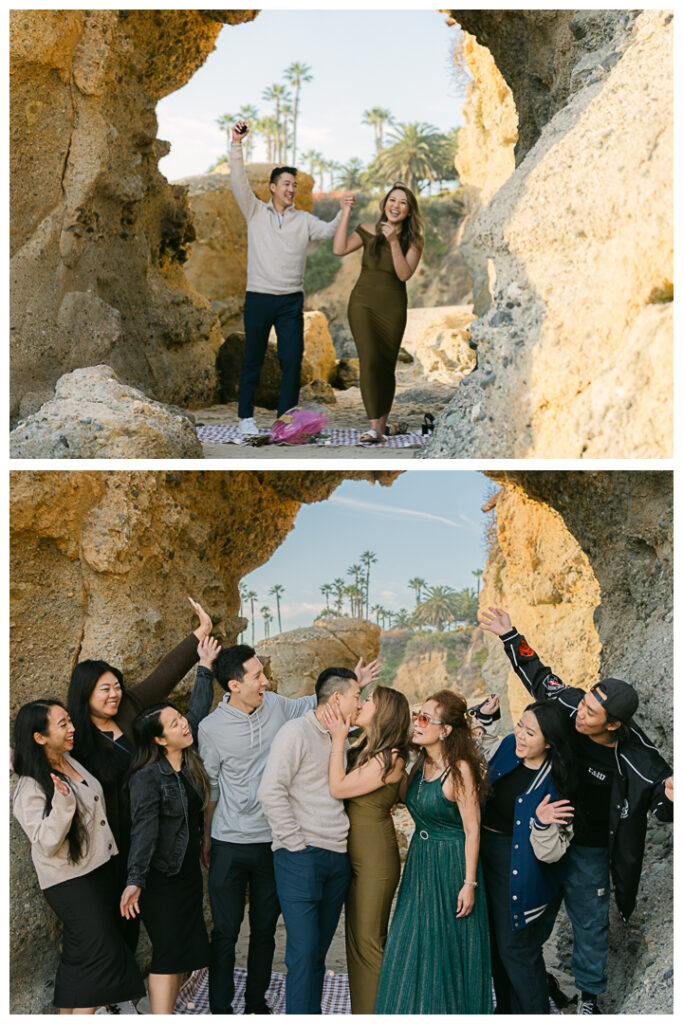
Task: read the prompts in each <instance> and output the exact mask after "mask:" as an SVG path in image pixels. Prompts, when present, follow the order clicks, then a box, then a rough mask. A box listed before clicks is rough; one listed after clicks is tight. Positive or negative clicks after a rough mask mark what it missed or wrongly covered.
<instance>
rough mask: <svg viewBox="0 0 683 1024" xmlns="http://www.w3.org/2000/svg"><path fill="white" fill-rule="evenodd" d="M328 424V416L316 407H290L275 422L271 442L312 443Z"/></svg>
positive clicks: (271, 432) (270, 436) (270, 437)
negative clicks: (315, 408)
mask: <svg viewBox="0 0 683 1024" xmlns="http://www.w3.org/2000/svg"><path fill="white" fill-rule="evenodd" d="M326 426H327V416H324V415H323V414H322V413H321V412H317V411H316V410H314V409H302V408H301V407H300V406H297V407H296V408H294V409H288V410H287V412H283V414H282V416H279V417H278V418H277V419H276V420H275V423H274V424H273V427H272V430H271V431H270V435H269V441H268V443H269V444H310V443H311V441H312V440H313V438H314V437H316V435H317V434H319V433H320V431H321V430H324V428H325V427H326Z"/></svg>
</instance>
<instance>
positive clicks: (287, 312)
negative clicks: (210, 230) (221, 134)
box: [230, 121, 341, 435]
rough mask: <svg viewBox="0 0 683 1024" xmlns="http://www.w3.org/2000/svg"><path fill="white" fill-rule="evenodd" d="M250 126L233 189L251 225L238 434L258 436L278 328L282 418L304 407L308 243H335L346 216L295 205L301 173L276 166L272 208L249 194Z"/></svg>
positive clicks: (238, 151)
mask: <svg viewBox="0 0 683 1024" xmlns="http://www.w3.org/2000/svg"><path fill="white" fill-rule="evenodd" d="M248 134H249V126H248V124H247V122H246V121H238V122H237V123H236V125H235V127H234V128H233V130H232V146H231V149H230V184H231V187H232V191H233V194H234V196H235V199H236V201H237V205H238V206H239V208H240V210H241V211H242V213H243V214H244V218H245V220H246V222H247V294H246V297H245V301H244V331H245V335H246V348H245V352H244V362H243V364H242V376H241V378H240V392H239V408H238V416H239V429H240V433H242V434H245V435H249V434H257V433H258V429H257V427H256V423H255V422H254V392H255V391H256V388H257V387H258V382H259V378H260V376H261V367H262V366H263V360H264V359H265V355H266V347H267V345H268V335H269V334H270V330H271V327H275V334H276V336H277V355H278V359H279V361H280V367H281V369H282V380H281V383H280V401H279V404H278V408H277V414H278V416H281V415H282V413H283V412H286V411H287V410H288V409H291V408H292V407H293V406H295V405H296V404H297V402H298V401H299V382H300V377H301V359H302V357H303V352H304V314H303V309H304V292H303V287H304V267H305V264H306V252H307V250H308V243H309V242H312V241H324V240H326V239H328V238H333V237H334V233H335V231H336V230H337V222H338V220H339V217H340V216H341V210H340V211H339V213H338V214H337V216H336V217H335V218H334V220H332V221H329V222H327V221H324V220H320V219H319V218H318V217H314V216H313V214H312V213H307V212H306V211H305V210H297V209H296V208H295V206H294V202H295V200H296V192H297V180H296V173H297V172H296V167H275V168H273V171H272V172H271V175H270V191H271V193H272V198H271V200H270V202H269V203H264V202H262V201H261V200H260V199H257V198H256V196H255V195H254V193H253V192H252V190H251V186H250V185H249V181H248V179H247V174H246V171H245V169H244V161H243V158H242V140H243V139H245V138H246V137H247V135H248Z"/></svg>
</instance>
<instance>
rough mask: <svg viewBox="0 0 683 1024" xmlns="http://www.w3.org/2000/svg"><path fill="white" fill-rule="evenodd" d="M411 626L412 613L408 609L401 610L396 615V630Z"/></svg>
mask: <svg viewBox="0 0 683 1024" xmlns="http://www.w3.org/2000/svg"><path fill="white" fill-rule="evenodd" d="M409 625H410V612H409V611H408V609H407V608H399V610H398V611H397V612H396V613H395V615H394V627H395V628H396V629H407V628H408V626H409Z"/></svg>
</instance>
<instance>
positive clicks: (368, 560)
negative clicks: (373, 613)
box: [360, 551, 377, 618]
mask: <svg viewBox="0 0 683 1024" xmlns="http://www.w3.org/2000/svg"><path fill="white" fill-rule="evenodd" d="M376 561H377V555H376V554H375V552H374V551H364V552H363V554H362V555H361V556H360V562H361V565H364V566H365V616H366V618H367V614H368V604H369V602H370V566H371V565H374V564H375V562H376Z"/></svg>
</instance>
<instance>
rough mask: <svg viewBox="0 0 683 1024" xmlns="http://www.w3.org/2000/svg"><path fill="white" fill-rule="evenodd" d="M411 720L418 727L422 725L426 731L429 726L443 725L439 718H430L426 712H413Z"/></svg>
mask: <svg viewBox="0 0 683 1024" xmlns="http://www.w3.org/2000/svg"><path fill="white" fill-rule="evenodd" d="M411 718H412V719H413V721H414V722H417V724H418V725H421V726H422V728H423V729H426V728H427V726H428V725H443V722H442V721H441V720H440V719H438V718H430V717H429V715H428V714H426V713H425V712H424V711H413V712H412V713H411Z"/></svg>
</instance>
